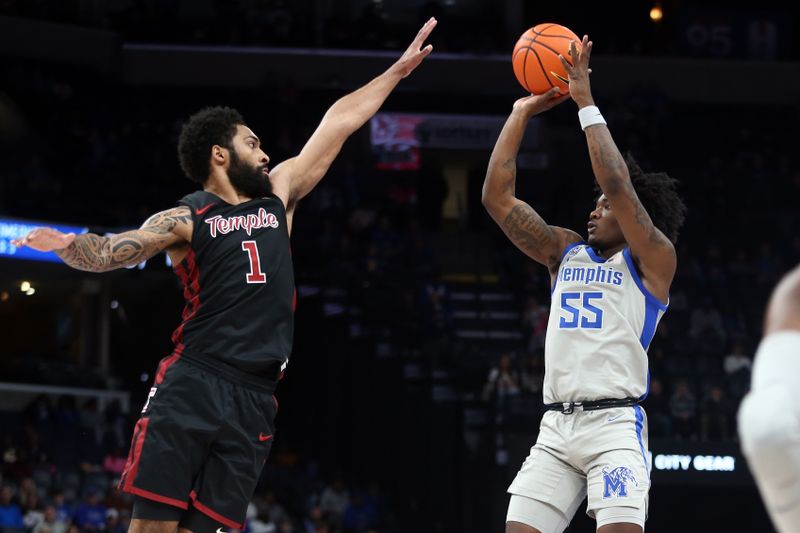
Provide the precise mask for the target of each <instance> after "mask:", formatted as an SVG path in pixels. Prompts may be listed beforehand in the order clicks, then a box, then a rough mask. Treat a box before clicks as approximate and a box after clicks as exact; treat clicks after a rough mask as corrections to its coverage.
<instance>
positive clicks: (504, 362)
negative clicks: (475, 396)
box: [483, 354, 519, 403]
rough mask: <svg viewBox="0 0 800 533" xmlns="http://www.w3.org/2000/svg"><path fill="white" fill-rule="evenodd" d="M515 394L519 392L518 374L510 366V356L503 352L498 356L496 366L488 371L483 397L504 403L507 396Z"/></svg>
mask: <svg viewBox="0 0 800 533" xmlns="http://www.w3.org/2000/svg"><path fill="white" fill-rule="evenodd" d="M517 394H519V374H518V372H517V371H516V370H515V369H514V368H512V366H511V356H510V355H509V354H504V355H502V356H500V360H499V361H498V363H497V366H496V367H494V368H492V370H491V371H489V377H488V378H487V379H486V385H484V387H483V399H484V400H486V401H489V400H496V401H497V402H498V403H504V402H505V399H506V398H507V397H509V396H516V395H517Z"/></svg>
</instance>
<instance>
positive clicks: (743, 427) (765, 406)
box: [739, 387, 797, 461]
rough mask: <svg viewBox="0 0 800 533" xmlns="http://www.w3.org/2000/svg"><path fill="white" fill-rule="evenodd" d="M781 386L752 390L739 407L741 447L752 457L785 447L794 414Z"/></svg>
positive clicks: (784, 448) (794, 421)
mask: <svg viewBox="0 0 800 533" xmlns="http://www.w3.org/2000/svg"><path fill="white" fill-rule="evenodd" d="M786 396H787V394H786V392H785V391H784V390H783V389H782V388H781V387H771V388H765V389H762V390H757V391H753V392H751V393H750V394H748V395H747V396H746V397H745V399H744V400H743V401H742V405H741V407H740V408H739V438H740V439H741V441H742V448H743V449H744V451H745V453H746V454H747V455H748V458H749V459H750V460H751V461H752V460H753V458H754V457H755V458H758V457H763V456H765V455H766V456H771V455H772V454H775V453H777V454H781V453H782V452H783V451H784V450H786V449H787V446H788V445H789V442H788V441H789V439H790V438H791V434H792V433H791V432H790V431H787V430H788V429H789V428H791V427H792V426H796V425H797V417H796V414H795V412H794V410H793V409H792V404H791V403H786V400H787V398H786Z"/></svg>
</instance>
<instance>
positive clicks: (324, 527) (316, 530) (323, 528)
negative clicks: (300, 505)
mask: <svg viewBox="0 0 800 533" xmlns="http://www.w3.org/2000/svg"><path fill="white" fill-rule="evenodd" d="M303 533H328V524H327V523H326V522H325V520H324V519H323V517H322V507H320V506H319V505H312V506H311V508H310V509H309V510H308V515H306V518H305V520H303Z"/></svg>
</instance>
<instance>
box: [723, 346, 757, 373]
mask: <svg viewBox="0 0 800 533" xmlns="http://www.w3.org/2000/svg"><path fill="white" fill-rule="evenodd" d="M723 368H724V369H725V373H726V374H727V375H729V376H730V375H731V374H735V373H737V372H739V371H740V370H746V371H747V372H750V370H751V369H752V368H753V360H752V359H750V358H749V357H748V356H746V355H745V353H744V345H743V344H742V343H741V342H736V343H734V344H733V347H732V348H731V352H730V353H729V354H728V355H726V356H725V360H724V362H723Z"/></svg>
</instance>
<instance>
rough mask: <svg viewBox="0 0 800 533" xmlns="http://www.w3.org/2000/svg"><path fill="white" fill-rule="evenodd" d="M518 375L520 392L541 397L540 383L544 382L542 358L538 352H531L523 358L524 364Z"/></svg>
mask: <svg viewBox="0 0 800 533" xmlns="http://www.w3.org/2000/svg"><path fill="white" fill-rule="evenodd" d="M520 376H521V379H520V385H521V389H522V393H523V394H532V395H534V396H537V397H540V398H541V396H542V384H543V383H544V359H543V357H542V356H541V354H540V353H535V354H531V355H529V356H528V357H527V358H526V359H525V366H524V367H523V369H522V372H521V374H520Z"/></svg>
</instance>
